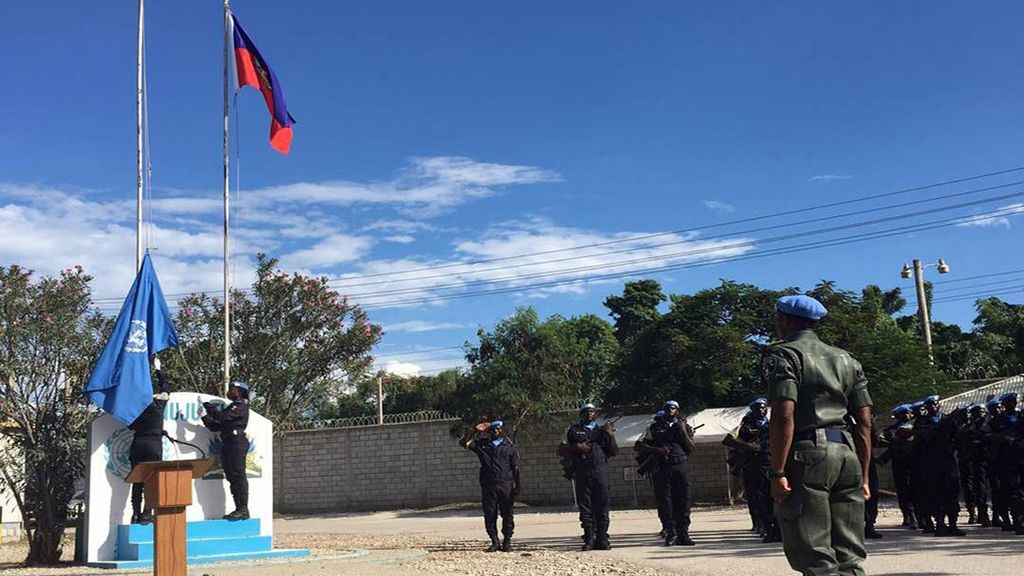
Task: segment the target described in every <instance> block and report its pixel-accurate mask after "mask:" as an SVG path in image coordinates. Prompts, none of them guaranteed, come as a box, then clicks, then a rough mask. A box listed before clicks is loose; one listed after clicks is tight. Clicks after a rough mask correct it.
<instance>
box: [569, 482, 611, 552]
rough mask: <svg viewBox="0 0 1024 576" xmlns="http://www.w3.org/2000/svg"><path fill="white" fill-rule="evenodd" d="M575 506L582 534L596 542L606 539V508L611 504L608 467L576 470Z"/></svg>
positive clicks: (607, 520) (607, 521)
mask: <svg viewBox="0 0 1024 576" xmlns="http://www.w3.org/2000/svg"><path fill="white" fill-rule="evenodd" d="M573 481H574V483H575V484H576V505H577V506H578V507H579V509H580V526H582V527H583V532H584V533H585V534H587V535H589V536H591V537H595V538H597V539H598V540H607V539H608V523H609V519H608V506H609V504H610V503H611V498H610V495H609V493H608V492H609V491H608V488H609V484H608V466H595V467H593V468H582V469H577V470H576V475H575V476H574V477H573Z"/></svg>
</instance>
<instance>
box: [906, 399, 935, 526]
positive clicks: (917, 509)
mask: <svg viewBox="0 0 1024 576" xmlns="http://www.w3.org/2000/svg"><path fill="white" fill-rule="evenodd" d="M910 408H911V413H912V415H913V427H912V428H911V430H912V433H911V434H910V436H909V437H908V438H907V442H908V444H909V445H910V446H911V447H912V449H911V451H912V453H913V457H912V458H911V461H910V462H911V463H910V484H911V485H912V486H913V491H912V494H913V497H914V515H915V516H916V517H917V527H918V528H920V529H921V532H922V533H923V534H934V533H935V521H934V520H933V519H932V514H931V509H932V503H931V501H930V498H931V495H930V493H929V491H928V487H927V486H928V478H927V476H928V470H927V462H928V458H929V455H928V454H927V446H925V445H924V443H922V442H921V440H920V438H918V436H917V423H918V421H923V420H924V419H926V418H927V417H928V411H927V410H926V409H925V407H924V400H918V401H917V402H914V403H913V404H911V405H910Z"/></svg>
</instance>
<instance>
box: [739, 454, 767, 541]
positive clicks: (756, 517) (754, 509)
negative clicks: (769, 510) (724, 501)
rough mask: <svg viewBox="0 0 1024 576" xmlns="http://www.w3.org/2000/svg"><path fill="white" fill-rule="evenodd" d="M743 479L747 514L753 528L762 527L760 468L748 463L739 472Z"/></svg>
mask: <svg viewBox="0 0 1024 576" xmlns="http://www.w3.org/2000/svg"><path fill="white" fill-rule="evenodd" d="M741 474H742V478H743V498H744V499H745V500H746V501H747V513H749V514H750V519H751V520H752V521H753V522H754V525H755V526H758V527H763V526H764V524H763V523H762V521H763V520H764V518H763V516H762V515H761V502H760V499H761V467H760V466H759V465H757V464H756V463H754V462H749V463H747V464H746V465H744V466H743V469H742V470H741Z"/></svg>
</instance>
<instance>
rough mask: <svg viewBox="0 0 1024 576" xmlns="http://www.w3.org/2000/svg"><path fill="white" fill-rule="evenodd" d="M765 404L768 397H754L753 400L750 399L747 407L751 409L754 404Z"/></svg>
mask: <svg viewBox="0 0 1024 576" xmlns="http://www.w3.org/2000/svg"><path fill="white" fill-rule="evenodd" d="M767 405H768V399H766V398H755V399H754V400H753V401H752V402H751V403H750V405H749V408H750V409H751V410H753V409H754V406H767Z"/></svg>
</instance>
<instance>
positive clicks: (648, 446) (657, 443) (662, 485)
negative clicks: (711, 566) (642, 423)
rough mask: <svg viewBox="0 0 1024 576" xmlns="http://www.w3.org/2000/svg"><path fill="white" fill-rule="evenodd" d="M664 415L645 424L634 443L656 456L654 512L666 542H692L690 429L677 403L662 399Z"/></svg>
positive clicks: (636, 447) (689, 543) (666, 543)
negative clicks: (651, 422) (636, 441)
mask: <svg viewBox="0 0 1024 576" xmlns="http://www.w3.org/2000/svg"><path fill="white" fill-rule="evenodd" d="M662 412H664V417H663V418H662V420H661V422H655V423H653V424H651V425H650V426H649V427H648V428H647V432H646V433H645V434H644V437H643V438H642V439H641V440H640V441H639V442H638V443H637V444H636V445H635V449H637V450H639V451H640V452H645V453H649V454H653V455H654V456H655V457H656V458H657V459H658V468H657V470H656V471H655V472H654V485H655V495H656V496H657V498H658V516H659V517H661V518H663V519H664V520H663V524H664V527H665V529H666V534H665V545H666V546H693V545H694V541H693V540H692V539H691V538H690V454H691V453H693V431H692V430H691V429H690V427H689V425H688V424H687V423H686V420H685V419H680V418H679V403H678V402H676V401H675V400H669V401H667V402H665V404H664V406H663V407H662Z"/></svg>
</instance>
